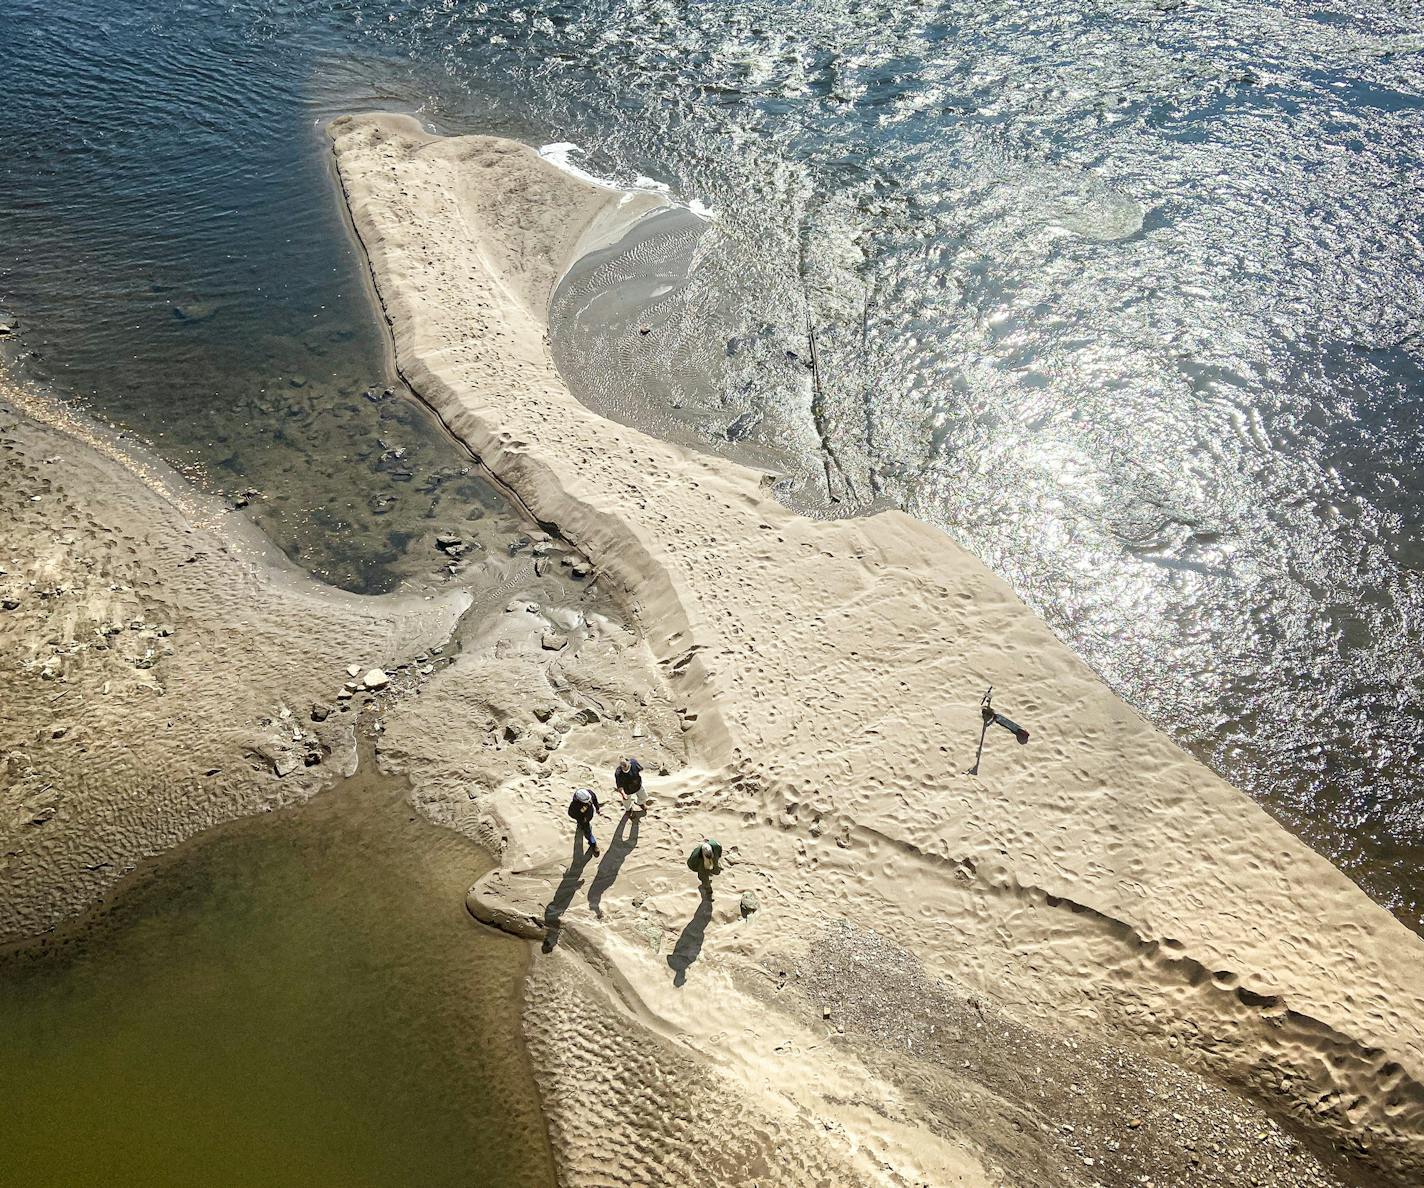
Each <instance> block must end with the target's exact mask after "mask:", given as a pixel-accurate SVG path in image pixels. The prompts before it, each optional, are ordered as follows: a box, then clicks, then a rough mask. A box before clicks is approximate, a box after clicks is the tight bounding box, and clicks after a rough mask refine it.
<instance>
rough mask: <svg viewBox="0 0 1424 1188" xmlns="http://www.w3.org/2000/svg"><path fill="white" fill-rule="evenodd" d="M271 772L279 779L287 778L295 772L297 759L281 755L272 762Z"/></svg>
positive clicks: (292, 756) (293, 756)
mask: <svg viewBox="0 0 1424 1188" xmlns="http://www.w3.org/2000/svg"><path fill="white" fill-rule="evenodd" d="M272 770H273V771H275V772H276V773H277V775H278V776H279V777H281V776H289V775H291V774H292V772H294V771H296V770H297V758H296V756H295V755H289V754H285V753H284V754H281V755H278V756H277V758H275V759H273V760H272Z"/></svg>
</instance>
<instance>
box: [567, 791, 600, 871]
mask: <svg viewBox="0 0 1424 1188" xmlns="http://www.w3.org/2000/svg"><path fill="white" fill-rule="evenodd" d="M597 812H598V797H597V796H595V795H594V792H593V789H592V788H580V789H578V791H576V792H575V793H574V798H573V799H572V800H571V801H569V816H570V817H572V818H573V822H574V824H575V825H576V826H578V830H579V832H580V833H582V834H583V836H584V840H585V841H587V842H588V849H589V853H591V854H592V855H593V856H594V857H595V858H597V857H598V843H597V842H596V841H594V840H593V818H594V814H595V813H597Z"/></svg>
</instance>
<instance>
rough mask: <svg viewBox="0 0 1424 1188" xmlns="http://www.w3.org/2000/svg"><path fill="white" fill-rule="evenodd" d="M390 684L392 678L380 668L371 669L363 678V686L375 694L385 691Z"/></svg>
mask: <svg viewBox="0 0 1424 1188" xmlns="http://www.w3.org/2000/svg"><path fill="white" fill-rule="evenodd" d="M390 683H391V678H390V677H389V676H388V675H387V674H386V673H385V671H384V670H383V669H380V668H373V669H371V671H370V672H368V673H367V674H366V675H365V676H364V677H362V678H361V684H362V685H363V686H365V687H366V688H367V689H369V690H370V691H371V692H373V693H374V692H375V691H376V690H378V689H384V688H385V687H386V686H387V685H389V684H390Z"/></svg>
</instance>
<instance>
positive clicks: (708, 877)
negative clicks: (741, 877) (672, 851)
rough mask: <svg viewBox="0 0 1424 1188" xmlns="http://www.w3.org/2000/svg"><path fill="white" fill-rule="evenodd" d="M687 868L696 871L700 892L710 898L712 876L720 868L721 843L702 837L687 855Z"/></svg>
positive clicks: (719, 870)
mask: <svg viewBox="0 0 1424 1188" xmlns="http://www.w3.org/2000/svg"><path fill="white" fill-rule="evenodd" d="M687 869H688V870H695V871H696V872H697V880H698V882H699V883H701V884H702V894H703V895H706V896H708V897H709V898H710V897H711V895H712V876H713V875H715V874H718V873H720V872H721V870H722V843H721V842H718V841H714V840H713V839H712V838H710V837H704V838H703V839H702V840H701V841H700V842H699V843H698V844H697V846H696V847H695V848H694V849H693V851H692V853H691V854H689V855H688V856H687Z"/></svg>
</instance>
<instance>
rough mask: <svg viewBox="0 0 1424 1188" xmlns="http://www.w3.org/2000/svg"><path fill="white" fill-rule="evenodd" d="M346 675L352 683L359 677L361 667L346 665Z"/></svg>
mask: <svg viewBox="0 0 1424 1188" xmlns="http://www.w3.org/2000/svg"><path fill="white" fill-rule="evenodd" d="M346 675H347V676H349V677H350V678H351V679H352V680H353V681H354V680H355V679H356V678H357V677H358V676H360V675H361V666H360V665H359V664H348V665H347V666H346Z"/></svg>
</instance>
